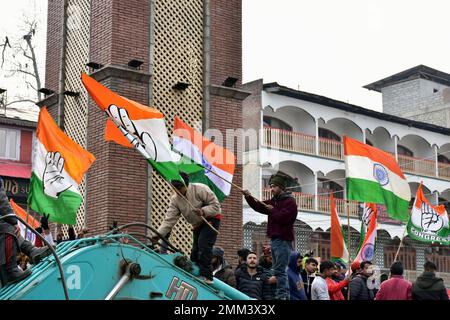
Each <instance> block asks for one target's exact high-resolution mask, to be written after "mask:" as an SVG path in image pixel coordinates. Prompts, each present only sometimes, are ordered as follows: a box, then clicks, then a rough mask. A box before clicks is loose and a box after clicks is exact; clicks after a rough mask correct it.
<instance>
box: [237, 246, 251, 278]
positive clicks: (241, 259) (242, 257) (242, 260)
mask: <svg viewBox="0 0 450 320" xmlns="http://www.w3.org/2000/svg"><path fill="white" fill-rule="evenodd" d="M250 252H251V251H250V250H249V249H247V248H242V249H239V250H238V251H237V255H238V263H237V266H236V270H235V271H234V272H235V273H236V271H238V270H239V269H241V267H242V265H245V264H246V261H247V256H248V254H249V253H250Z"/></svg>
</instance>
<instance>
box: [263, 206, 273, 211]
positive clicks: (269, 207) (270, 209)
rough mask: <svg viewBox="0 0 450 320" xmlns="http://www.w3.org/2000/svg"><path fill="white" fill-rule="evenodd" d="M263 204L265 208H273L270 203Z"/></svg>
mask: <svg viewBox="0 0 450 320" xmlns="http://www.w3.org/2000/svg"><path fill="white" fill-rule="evenodd" d="M264 206H265V207H266V209H267V210H269V211H272V209H273V205H271V204H265V205H264Z"/></svg>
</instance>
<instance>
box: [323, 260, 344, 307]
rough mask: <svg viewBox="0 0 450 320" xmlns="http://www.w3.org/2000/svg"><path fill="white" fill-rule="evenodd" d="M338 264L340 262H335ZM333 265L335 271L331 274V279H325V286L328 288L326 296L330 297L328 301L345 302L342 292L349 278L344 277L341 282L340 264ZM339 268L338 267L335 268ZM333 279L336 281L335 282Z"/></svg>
mask: <svg viewBox="0 0 450 320" xmlns="http://www.w3.org/2000/svg"><path fill="white" fill-rule="evenodd" d="M337 262H340V261H337ZM337 262H336V263H335V270H334V272H333V273H332V275H331V277H329V278H326V282H327V286H328V294H329V295H330V300H345V296H344V294H343V292H342V289H344V288H345V287H346V286H348V284H349V282H350V276H348V277H345V276H344V279H342V280H341V276H342V274H341V269H342V266H341V264H342V262H340V264H338V263H337ZM337 266H339V267H337ZM334 279H338V280H337V281H336V280H334Z"/></svg>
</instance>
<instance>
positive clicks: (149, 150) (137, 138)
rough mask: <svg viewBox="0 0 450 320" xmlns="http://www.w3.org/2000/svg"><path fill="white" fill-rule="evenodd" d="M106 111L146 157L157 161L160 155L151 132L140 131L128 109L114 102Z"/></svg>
mask: <svg viewBox="0 0 450 320" xmlns="http://www.w3.org/2000/svg"><path fill="white" fill-rule="evenodd" d="M106 113H107V114H108V116H109V117H110V118H111V120H112V121H113V122H114V124H115V125H116V126H117V127H118V128H119V130H120V131H121V132H122V134H123V135H124V136H125V137H127V138H128V139H129V140H130V143H131V144H132V145H133V146H134V147H135V148H136V149H137V150H138V151H139V152H140V153H141V154H142V155H143V156H144V157H145V158H146V159H151V160H154V161H156V160H157V157H158V153H157V148H156V143H155V141H154V140H153V138H152V137H151V135H150V133H149V132H145V131H143V132H139V131H138V129H137V127H136V125H135V123H134V122H133V120H131V119H130V117H129V115H128V111H127V110H126V109H124V108H119V107H117V106H116V105H114V104H112V105H110V106H109V108H108V109H106Z"/></svg>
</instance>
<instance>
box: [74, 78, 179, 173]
mask: <svg viewBox="0 0 450 320" xmlns="http://www.w3.org/2000/svg"><path fill="white" fill-rule="evenodd" d="M81 79H82V82H83V84H84V86H85V87H86V89H87V91H88V92H89V95H90V96H91V97H92V99H94V101H95V102H96V103H97V105H98V106H99V108H100V109H101V110H102V111H104V112H106V114H107V115H108V117H109V119H108V120H107V123H106V131H105V139H106V140H111V141H114V142H116V143H118V144H121V145H123V146H125V147H129V148H133V147H134V148H135V149H136V150H137V151H138V152H139V153H141V155H142V156H143V157H144V158H145V159H147V161H148V162H149V163H150V164H151V165H152V167H153V168H154V169H155V170H156V171H157V172H158V173H159V174H161V176H162V177H163V178H164V179H166V180H168V181H171V180H179V181H183V179H182V178H181V177H180V175H179V173H178V167H177V165H176V164H175V163H174V157H173V153H172V150H171V148H170V143H169V137H168V135H167V130H166V124H165V122H164V115H163V114H162V113H161V112H160V111H158V110H157V109H155V108H150V107H147V106H144V105H142V104H140V103H138V102H136V101H133V100H130V99H127V98H125V97H122V96H120V95H118V94H116V93H114V92H112V91H111V90H109V89H108V88H106V87H105V86H103V85H101V84H100V83H98V82H97V81H95V80H94V79H92V78H91V77H89V76H88V75H86V74H84V73H83V74H82V76H81Z"/></svg>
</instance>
